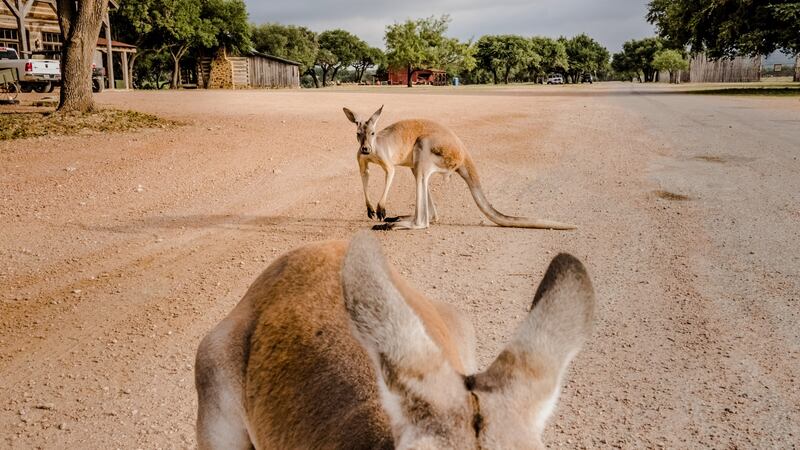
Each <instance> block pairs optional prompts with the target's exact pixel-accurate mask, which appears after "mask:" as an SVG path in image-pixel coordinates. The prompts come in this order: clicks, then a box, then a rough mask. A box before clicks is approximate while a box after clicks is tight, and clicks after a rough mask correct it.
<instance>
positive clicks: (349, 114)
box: [342, 108, 358, 125]
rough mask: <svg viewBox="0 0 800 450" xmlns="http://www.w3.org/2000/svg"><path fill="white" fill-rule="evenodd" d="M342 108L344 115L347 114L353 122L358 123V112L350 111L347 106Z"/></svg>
mask: <svg viewBox="0 0 800 450" xmlns="http://www.w3.org/2000/svg"><path fill="white" fill-rule="evenodd" d="M342 110H343V111H344V115H345V116H347V118H348V119H350V122H353V123H354V124H356V125H358V116H357V115H356V113H354V112H353V111H350V110H349V109H347V108H342Z"/></svg>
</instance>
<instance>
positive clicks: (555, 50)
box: [531, 36, 569, 77]
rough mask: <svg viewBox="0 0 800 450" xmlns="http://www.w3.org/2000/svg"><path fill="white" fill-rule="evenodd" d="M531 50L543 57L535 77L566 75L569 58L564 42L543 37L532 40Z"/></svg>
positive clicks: (535, 37)
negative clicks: (553, 74)
mask: <svg viewBox="0 0 800 450" xmlns="http://www.w3.org/2000/svg"><path fill="white" fill-rule="evenodd" d="M531 48H532V49H533V51H534V52H535V53H536V54H538V55H539V56H540V57H541V61H540V62H539V65H538V67H537V70H536V73H535V74H534V75H535V76H539V77H546V76H547V75H548V74H550V73H566V72H567V71H568V70H569V56H568V55H567V47H566V45H564V42H561V41H557V40H555V39H552V38H549V37H543V36H534V37H532V38H531Z"/></svg>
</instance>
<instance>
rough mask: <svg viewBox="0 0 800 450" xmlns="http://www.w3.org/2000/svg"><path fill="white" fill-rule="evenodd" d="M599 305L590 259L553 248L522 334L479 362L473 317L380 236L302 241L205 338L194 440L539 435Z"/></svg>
mask: <svg viewBox="0 0 800 450" xmlns="http://www.w3.org/2000/svg"><path fill="white" fill-rule="evenodd" d="M351 255H352V256H351ZM593 305H594V297H593V291H592V288H591V283H590V282H589V278H588V275H586V272H585V271H584V269H583V266H582V265H581V264H580V263H579V262H578V261H577V260H575V259H574V258H572V257H569V256H566V255H559V256H558V257H557V258H556V259H555V260H554V261H553V264H551V267H550V269H549V270H548V272H547V274H546V275H545V278H544V280H543V282H542V284H541V285H540V287H539V290H538V291H537V294H536V296H535V299H534V302H533V306H532V308H533V311H532V312H531V314H530V315H529V317H528V319H527V320H526V322H525V323H524V324H523V325H522V326H521V327H520V331H519V332H518V333H517V336H516V337H515V338H514V339H512V341H511V342H510V343H509V344H508V346H507V347H506V349H505V350H504V351H503V352H502V353H501V354H500V356H499V357H498V358H497V359H496V360H495V362H494V363H493V364H492V365H491V366H490V368H489V369H488V370H487V371H486V372H483V373H479V374H477V375H472V372H473V371H474V354H473V350H472V332H471V327H470V326H469V323H468V322H465V321H464V320H463V319H462V318H461V317H460V316H459V314H457V312H456V311H455V310H454V309H453V308H452V307H448V306H446V305H444V304H441V303H437V302H434V301H432V300H428V299H427V298H426V297H424V296H423V295H422V294H420V293H419V292H417V291H416V290H414V289H413V288H412V287H411V286H409V285H408V283H406V282H405V281H404V280H403V279H402V277H400V275H399V274H398V273H397V272H396V271H394V270H393V269H391V268H390V266H389V265H388V263H386V261H385V258H384V257H383V255H382V253H381V252H380V248H379V246H378V244H377V241H376V240H375V239H374V238H373V237H371V236H369V235H368V234H363V233H362V234H359V235H357V236H356V238H355V239H354V240H353V242H352V243H351V244H350V246H349V247H348V244H347V243H346V242H339V241H331V242H323V243H318V244H312V245H308V246H305V247H301V248H299V249H296V250H294V251H291V252H289V253H287V254H285V255H283V256H281V257H280V258H278V259H277V260H276V261H275V262H274V263H273V264H271V265H270V266H269V267H268V268H267V269H266V270H265V271H264V272H263V273H262V274H261V276H259V277H258V279H257V280H256V281H255V282H254V283H253V284H252V285H251V286H250V289H249V290H248V291H247V293H246V294H245V295H244V297H243V298H242V300H241V301H240V302H239V304H238V305H237V306H236V307H235V308H234V310H233V311H232V312H231V313H230V314H229V315H228V317H226V318H225V319H224V320H223V321H222V322H221V323H220V324H219V325H218V326H217V327H216V328H215V329H214V330H212V331H211V332H210V333H209V334H208V335H207V336H206V337H205V338H204V339H203V341H202V342H201V344H200V348H199V349H198V353H197V362H196V387H197V391H198V430H197V432H198V446H199V447H200V448H201V449H205V448H234V449H235V448H240V449H245V448H250V447H251V446H254V447H255V448H267V449H305V448H331V449H340V448H341V449H344V448H347V449H351V448H355V449H359V448H363V449H373V448H384V449H389V448H393V447H395V446H397V445H399V446H401V447H403V448H406V447H413V448H442V449H445V448H452V449H456V448H458V449H461V448H463V449H469V448H474V449H478V448H480V449H489V448H509V449H512V448H531V447H532V446H533V447H536V446H539V444H540V436H541V432H542V427H543V426H544V422H545V420H546V419H547V417H548V416H549V414H550V413H551V412H552V408H553V406H554V401H555V398H554V396H556V397H557V394H558V389H559V386H560V383H561V377H562V376H563V373H564V371H565V369H566V365H567V364H568V363H569V361H570V360H571V359H572V357H573V356H574V354H575V353H576V352H577V350H578V348H579V347H580V345H581V343H582V342H583V340H584V339H585V338H586V336H587V334H588V330H589V329H590V327H591V322H592V316H593ZM420 326H421V327H420ZM423 330H424V331H423ZM422 355H424V356H422ZM393 399H394V400H393ZM531 424H533V425H531Z"/></svg>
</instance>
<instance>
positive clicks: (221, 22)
mask: <svg viewBox="0 0 800 450" xmlns="http://www.w3.org/2000/svg"><path fill="white" fill-rule="evenodd" d="M111 19H112V20H113V22H114V28H115V31H116V33H117V38H118V39H122V40H126V41H128V42H132V43H135V44H136V46H137V47H138V49H139V52H138V53H137V54H134V55H133V56H132V60H131V64H130V70H131V72H132V73H133V74H134V75H139V74H141V70H140V69H139V68H138V67H137V65H136V63H137V61H138V62H139V63H140V64H146V65H145V67H144V70H145V73H158V74H159V76H157V77H155V78H156V79H160V74H161V73H162V64H161V62H162V60H163V58H162V57H161V55H169V56H170V57H171V58H172V61H173V64H172V65H173V67H172V72H173V76H172V85H173V87H176V86H177V85H179V84H180V63H181V60H182V59H183V58H184V56H186V54H187V53H188V52H190V51H192V50H197V51H199V50H202V49H207V48H215V47H218V46H225V47H226V48H228V49H230V50H232V51H240V52H247V51H249V50H250V31H249V24H248V22H247V9H246V7H245V4H244V2H243V1H242V0H124V1H122V2H120V8H119V9H118V10H117V11H115V12H113V14H112V15H111ZM150 53H155V54H156V55H159V56H155V57H154V56H152V55H150V56H148V54H150ZM146 56H147V57H146ZM148 78H149V77H148ZM139 84H141V83H139ZM155 84H160V81H155Z"/></svg>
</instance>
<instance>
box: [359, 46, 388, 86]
mask: <svg viewBox="0 0 800 450" xmlns="http://www.w3.org/2000/svg"><path fill="white" fill-rule="evenodd" d="M384 59H385V55H384V54H383V50H381V49H379V48H376V47H370V46H369V45H367V43H366V42H363V41H362V42H361V43H360V44H359V46H358V48H357V49H356V53H355V59H354V60H353V68H354V69H355V70H356V83H360V82H361V80H362V79H363V78H364V73H365V72H366V71H367V69H369V68H370V67H374V66H377V65H379V64H381V63H382V62H383V60H384Z"/></svg>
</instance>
